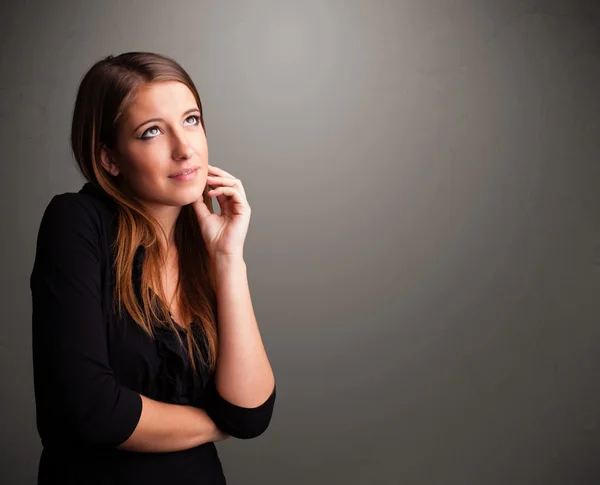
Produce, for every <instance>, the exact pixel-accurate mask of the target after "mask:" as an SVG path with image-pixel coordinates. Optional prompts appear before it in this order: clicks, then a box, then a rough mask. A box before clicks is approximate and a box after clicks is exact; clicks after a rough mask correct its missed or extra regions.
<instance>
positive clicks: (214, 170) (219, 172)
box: [208, 165, 235, 178]
mask: <svg viewBox="0 0 600 485" xmlns="http://www.w3.org/2000/svg"><path fill="white" fill-rule="evenodd" d="M208 171H209V173H210V172H212V173H214V174H217V175H221V176H223V177H231V178H235V177H234V176H233V175H231V174H230V173H229V172H226V171H225V170H223V169H222V168H219V167H215V166H214V165H208Z"/></svg>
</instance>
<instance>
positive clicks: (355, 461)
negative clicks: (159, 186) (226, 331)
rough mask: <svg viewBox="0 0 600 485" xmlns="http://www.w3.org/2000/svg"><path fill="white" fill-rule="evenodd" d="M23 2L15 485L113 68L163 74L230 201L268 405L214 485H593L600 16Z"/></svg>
mask: <svg viewBox="0 0 600 485" xmlns="http://www.w3.org/2000/svg"><path fill="white" fill-rule="evenodd" d="M598 3H599V2H593V1H574V0H562V1H558V0H556V1H534V0H510V1H507V0H502V1H500V0H496V1H492V0H489V1H483V0H480V1H475V0H472V1H466V0H464V1H460V0H447V1H443V0H438V1H426V0H425V1H424V0H406V1H396V2H392V1H372V0H370V1H366V0H365V1H362V2H359V1H307V0H303V1H297V2H289V1H280V0H279V1H278V0H271V1H261V2H256V1H252V2H250V1H247V2H242V1H235V2H234V1H226V2H223V1H212V2H207V1H175V2H174V1H169V2H165V1H160V2H159V1H152V2H151V1H128V2H117V1H105V2H76V1H68V2H67V1H53V2H42V1H36V2H34V1H20V2H12V3H10V4H7V3H6V2H5V3H4V5H3V15H2V16H0V19H1V20H0V59H1V65H0V67H1V72H2V75H1V77H0V113H1V115H0V116H1V118H0V124H1V125H0V128H1V130H0V146H2V149H3V160H2V193H1V197H2V200H1V202H2V207H3V211H2V215H1V217H2V221H1V224H2V226H1V227H2V233H3V235H2V238H1V239H2V252H1V254H2V258H3V259H2V262H1V263H2V268H3V271H2V280H1V288H0V298H1V305H2V309H3V313H4V317H3V318H2V328H1V340H0V349H1V356H0V373H1V375H2V383H3V385H2V391H1V398H0V399H1V414H0V429H1V430H2V433H1V434H0V450H1V459H2V463H1V468H0V470H1V472H0V473H1V474H2V475H3V477H2V482H3V483H4V484H20V483H34V481H35V475H36V472H37V461H38V458H39V453H40V451H41V445H40V442H39V437H38V436H37V434H36V428H35V421H34V410H35V409H34V401H33V397H34V396H33V384H32V363H31V345H30V338H31V332H30V317H31V316H30V312H31V302H30V293H29V286H28V285H29V275H30V271H31V267H32V263H33V256H34V249H35V237H36V234H37V229H38V226H39V221H40V218H41V215H42V212H43V210H44V208H45V207H46V204H47V203H48V202H49V200H50V199H51V197H52V195H54V194H56V193H61V192H66V191H69V192H74V191H78V190H79V189H80V187H81V185H82V184H83V180H82V179H81V178H80V177H79V175H78V173H77V172H76V170H75V168H74V162H73V159H72V156H71V154H70V152H69V146H68V131H69V127H70V117H71V114H72V109H73V103H74V99H75V92H76V88H77V86H78V83H79V80H80V78H81V76H82V75H83V73H84V72H85V70H87V69H88V68H89V67H90V66H91V64H92V63H93V62H95V61H97V60H98V59H100V58H101V57H103V56H105V55H107V54H114V55H116V54H120V53H121V52H125V51H132V50H145V51H155V52H159V53H162V54H167V55H169V56H172V57H174V58H175V59H176V60H178V61H179V62H180V63H181V64H182V65H183V67H184V68H185V69H187V70H188V71H189V73H190V74H191V75H192V78H193V79H194V81H195V82H196V84H197V87H198V89H199V91H200V95H201V98H202V100H203V105H204V110H205V121H206V125H207V135H208V140H209V149H210V161H211V164H214V165H217V166H220V167H222V168H224V169H225V170H228V171H230V172H232V173H233V174H234V175H236V176H238V177H239V178H241V179H242V181H243V182H244V185H245V188H246V192H247V195H248V200H249V202H250V205H251V206H252V209H253V212H252V220H251V225H250V230H249V233H248V237H247V240H246V246H245V248H246V249H245V255H246V261H247V264H248V269H249V278H250V285H251V291H252V297H253V302H254V307H255V312H256V315H257V319H258V321H259V325H260V327H261V332H262V336H263V339H264V342H265V345H266V347H267V352H268V354H269V357H270V360H271V364H272V366H273V369H274V372H275V375H276V379H277V382H278V400H277V404H276V408H275V412H274V415H273V419H272V423H271V426H270V428H269V429H268V430H267V432H266V433H265V434H264V435H262V436H260V437H259V438H257V439H255V440H250V441H240V440H233V439H232V440H228V441H225V442H222V443H220V444H218V449H219V452H220V455H221V458H222V461H223V465H224V469H225V472H226V475H227V477H228V479H229V483H231V484H288V485H296V484H332V483H340V484H374V483H377V484H419V485H420V484H485V485H491V484H507V483H510V484H587V483H598V481H600V434H599V433H600V388H599V386H598V382H599V378H598V376H599V369H600V352H599V349H600V326H599V325H598V323H599V322H598V317H599V316H600V299H599V298H598V290H599V288H600V224H599V217H600V195H599V190H598V187H599V182H600V165H599V163H598V153H599V148H600V137H599V136H598V135H600V133H599V132H600V130H599V121H600V110H599V108H600V103H599V96H598V90H599V87H600V57H599V54H600V42H599V41H600V35H599V31H598V29H599V27H600V6H599V5H598Z"/></svg>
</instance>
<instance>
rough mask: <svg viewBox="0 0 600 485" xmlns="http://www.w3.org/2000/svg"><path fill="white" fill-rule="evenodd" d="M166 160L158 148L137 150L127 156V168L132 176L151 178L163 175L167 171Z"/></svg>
mask: <svg viewBox="0 0 600 485" xmlns="http://www.w3.org/2000/svg"><path fill="white" fill-rule="evenodd" d="M165 160H168V158H167V157H166V156H165V155H164V154H163V153H162V151H161V149H160V147H158V146H155V147H152V148H149V147H148V148H144V147H142V148H137V149H136V150H132V151H131V152H130V154H129V166H130V173H131V175H132V176H136V177H143V178H153V177H154V176H155V175H163V174H164V173H165V171H167V170H168V163H166V162H165Z"/></svg>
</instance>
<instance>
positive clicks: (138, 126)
mask: <svg viewBox="0 0 600 485" xmlns="http://www.w3.org/2000/svg"><path fill="white" fill-rule="evenodd" d="M194 111H197V112H198V113H200V110H199V109H198V108H190V109H188V110H187V111H185V112H184V113H183V115H182V116H185V115H187V114H189V113H193V112H194ZM153 121H165V120H164V119H163V118H150V119H149V120H146V121H144V122H143V123H140V124H139V125H137V127H136V128H135V130H133V133H135V132H136V131H138V130H139V129H140V128H141V127H142V126H144V125H145V124H146V123H151V122H153Z"/></svg>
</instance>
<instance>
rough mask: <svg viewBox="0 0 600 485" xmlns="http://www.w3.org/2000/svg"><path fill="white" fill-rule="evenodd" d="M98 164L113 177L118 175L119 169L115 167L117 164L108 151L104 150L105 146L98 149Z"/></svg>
mask: <svg viewBox="0 0 600 485" xmlns="http://www.w3.org/2000/svg"><path fill="white" fill-rule="evenodd" d="M100 162H101V163H102V166H103V167H104V169H105V170H106V171H107V172H108V173H110V174H111V175H113V176H114V177H116V176H117V175H119V173H120V170H119V167H118V166H117V163H116V162H115V160H114V158H113V156H112V154H111V152H110V150H109V149H108V148H106V146H105V145H102V147H101V148H100Z"/></svg>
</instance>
